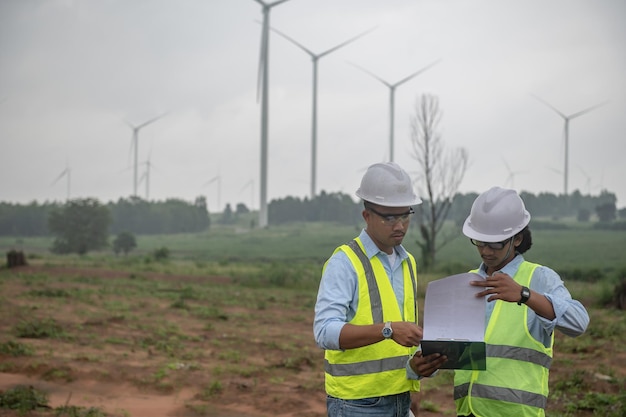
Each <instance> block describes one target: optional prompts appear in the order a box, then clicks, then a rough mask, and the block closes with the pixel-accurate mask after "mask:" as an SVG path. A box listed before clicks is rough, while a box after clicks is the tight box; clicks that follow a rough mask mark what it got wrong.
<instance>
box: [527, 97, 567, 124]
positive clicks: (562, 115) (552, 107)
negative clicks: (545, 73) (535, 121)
mask: <svg viewBox="0 0 626 417" xmlns="http://www.w3.org/2000/svg"><path fill="white" fill-rule="evenodd" d="M531 96H533V97H534V98H535V99H536V100H539V101H540V102H542V103H543V104H545V105H546V106H548V107H550V108H551V109H552V110H554V111H555V112H557V113H558V114H559V116H561V117H562V118H564V119H566V120H567V116H566V115H564V114H563V113H561V112H560V111H559V109H557V108H556V107H554V106H553V105H552V104H550V103H548V102H547V101H545V100H544V99H542V98H541V97H538V96H536V95H534V94H531Z"/></svg>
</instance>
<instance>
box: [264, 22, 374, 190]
mask: <svg viewBox="0 0 626 417" xmlns="http://www.w3.org/2000/svg"><path fill="white" fill-rule="evenodd" d="M270 29H271V30H272V31H274V32H276V33H277V34H279V35H280V36H282V37H283V38H285V39H287V40H288V41H289V42H291V43H293V44H294V45H296V46H297V47H298V48H300V49H302V50H303V51H304V52H306V53H307V54H309V56H310V57H311V60H312V61H313V104H312V109H313V116H312V118H311V120H312V124H311V198H315V195H316V182H317V79H318V77H317V68H318V61H319V60H320V58H322V57H325V56H326V55H328V54H330V53H332V52H335V51H336V50H337V49H340V48H342V47H344V46H346V45H348V44H349V43H352V42H354V41H356V40H357V39H359V38H361V37H363V36H365V35H366V34H368V33H370V32H371V31H373V30H374V29H375V28H372V29H369V30H366V31H365V32H362V33H361V34H359V35H357V36H354V37H352V38H350V39H348V40H346V41H344V42H342V43H340V44H338V45H336V46H334V47H332V48H330V49H327V50H326V51H324V52H321V53H319V54H315V53H313V52H312V51H311V50H310V49H308V48H306V47H304V46H303V45H302V44H300V43H298V42H297V41H295V40H294V39H293V38H291V37H289V36H287V35H285V34H284V33H283V32H281V31H279V30H277V29H274V28H270Z"/></svg>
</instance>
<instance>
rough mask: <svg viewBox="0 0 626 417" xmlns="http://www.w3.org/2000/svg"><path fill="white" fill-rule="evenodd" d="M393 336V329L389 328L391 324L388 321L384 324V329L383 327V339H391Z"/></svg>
mask: <svg viewBox="0 0 626 417" xmlns="http://www.w3.org/2000/svg"><path fill="white" fill-rule="evenodd" d="M392 334H393V329H392V328H391V322H390V321H388V322H387V323H385V327H383V337H384V338H385V339H391V335H392Z"/></svg>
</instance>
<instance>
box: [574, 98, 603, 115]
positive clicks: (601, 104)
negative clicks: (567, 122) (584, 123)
mask: <svg viewBox="0 0 626 417" xmlns="http://www.w3.org/2000/svg"><path fill="white" fill-rule="evenodd" d="M608 102H609V100H606V101H603V102H602V103H600V104H596V105H595V106H591V107H589V108H587V109H585V110H581V111H579V112H578V113H574V114H572V115H570V116H569V118H570V119H573V118H575V117H578V116H582V115H583V114H585V113H589V112H590V111H592V110H595V109H597V108H598V107H602V106H604V105H606V104H607V103H608Z"/></svg>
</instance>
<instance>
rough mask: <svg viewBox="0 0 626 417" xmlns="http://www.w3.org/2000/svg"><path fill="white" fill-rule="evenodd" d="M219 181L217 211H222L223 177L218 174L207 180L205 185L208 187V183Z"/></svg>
mask: <svg viewBox="0 0 626 417" xmlns="http://www.w3.org/2000/svg"><path fill="white" fill-rule="evenodd" d="M216 181H217V210H216V212H219V211H220V207H221V206H220V198H221V194H222V177H220V176H219V174H218V175H216V176H214V177H213V178H211V179H210V180H208V181H207V182H205V183H204V184H203V185H204V186H205V187H206V186H208V185H211V184H213V183H214V182H216Z"/></svg>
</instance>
